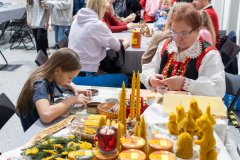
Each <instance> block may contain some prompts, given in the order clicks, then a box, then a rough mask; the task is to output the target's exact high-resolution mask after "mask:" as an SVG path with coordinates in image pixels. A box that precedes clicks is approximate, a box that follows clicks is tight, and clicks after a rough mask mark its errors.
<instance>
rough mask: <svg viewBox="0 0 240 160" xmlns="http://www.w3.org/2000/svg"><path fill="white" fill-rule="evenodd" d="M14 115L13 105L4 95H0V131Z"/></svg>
mask: <svg viewBox="0 0 240 160" xmlns="http://www.w3.org/2000/svg"><path fill="white" fill-rule="evenodd" d="M14 113H15V106H14V104H13V103H12V102H11V101H10V100H9V98H8V97H7V96H6V95H5V94H4V93H2V94H0V115H1V116H0V129H1V128H2V127H3V126H4V125H5V124H6V123H7V121H8V120H9V119H10V118H11V117H12V116H13V115H14Z"/></svg>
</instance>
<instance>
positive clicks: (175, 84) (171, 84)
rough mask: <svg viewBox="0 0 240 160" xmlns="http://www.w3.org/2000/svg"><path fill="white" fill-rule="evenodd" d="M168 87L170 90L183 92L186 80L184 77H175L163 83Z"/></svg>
mask: <svg viewBox="0 0 240 160" xmlns="http://www.w3.org/2000/svg"><path fill="white" fill-rule="evenodd" d="M162 82H163V83H165V85H167V86H168V88H169V90H175V91H178V90H182V89H183V85H184V82H185V78H184V77H182V76H173V77H170V78H167V79H164V80H163V81H162Z"/></svg>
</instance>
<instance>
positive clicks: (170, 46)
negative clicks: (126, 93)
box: [140, 3, 226, 97]
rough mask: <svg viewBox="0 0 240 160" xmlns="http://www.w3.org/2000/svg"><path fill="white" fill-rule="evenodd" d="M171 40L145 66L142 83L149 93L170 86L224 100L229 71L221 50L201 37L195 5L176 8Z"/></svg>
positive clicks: (199, 18)
mask: <svg viewBox="0 0 240 160" xmlns="http://www.w3.org/2000/svg"><path fill="white" fill-rule="evenodd" d="M169 25H170V26H169V27H170V31H169V34H170V37H171V38H169V39H166V40H164V41H162V42H161V43H160V44H159V47H158V50H157V52H156V54H155V55H154V57H153V59H152V61H151V62H150V63H147V64H143V65H142V73H141V77H140V78H141V82H142V83H143V84H144V85H145V87H146V88H148V89H156V87H157V86H161V85H167V86H168V88H169V90H185V91H188V92H190V93H191V94H193V95H205V96H218V97H223V96H224V94H225V91H226V85H225V71H224V66H223V64H222V61H221V56H220V54H219V52H218V50H217V49H216V48H215V47H214V46H211V45H210V44H209V43H208V42H206V41H204V40H203V38H202V37H200V36H199V31H200V29H201V26H202V20H201V16H200V14H199V12H198V11H197V10H196V9H195V8H194V7H193V5H192V4H191V3H183V4H182V5H180V6H178V7H176V8H174V11H173V13H172V15H171V18H170V19H169Z"/></svg>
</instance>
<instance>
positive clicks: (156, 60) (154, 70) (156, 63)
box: [140, 41, 165, 89]
mask: <svg viewBox="0 0 240 160" xmlns="http://www.w3.org/2000/svg"><path fill="white" fill-rule="evenodd" d="M164 42H165V41H162V42H161V43H160V44H159V45H158V49H157V51H156V53H155V55H154V57H153V59H152V61H151V62H150V63H147V64H143V65H142V73H141V75H140V80H141V82H142V83H143V84H144V86H145V87H146V88H147V89H151V88H152V87H151V85H150V84H149V78H150V77H151V76H152V75H154V74H158V73H159V70H160V63H161V56H160V53H161V50H162V47H163V44H164Z"/></svg>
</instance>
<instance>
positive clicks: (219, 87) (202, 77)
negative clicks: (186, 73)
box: [183, 50, 226, 97]
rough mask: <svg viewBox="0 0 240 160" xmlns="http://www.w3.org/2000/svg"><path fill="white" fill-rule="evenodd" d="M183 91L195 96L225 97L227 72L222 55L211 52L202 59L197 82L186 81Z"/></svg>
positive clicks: (215, 51) (214, 51)
mask: <svg viewBox="0 0 240 160" xmlns="http://www.w3.org/2000/svg"><path fill="white" fill-rule="evenodd" d="M183 89H184V90H186V91H189V92H190V93H191V94H194V95H205V96H217V97H223V96H224V94H225V92H226V84H225V71H224V66H223V63H222V59H221V56H220V53H219V52H218V51H217V50H211V51H209V53H207V54H206V55H205V56H204V58H203V59H202V62H201V65H200V67H199V71H198V78H197V79H196V80H192V79H188V78H186V79H185V83H184V86H183Z"/></svg>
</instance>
